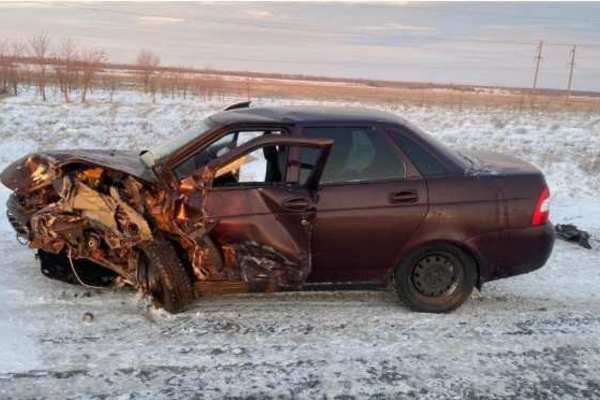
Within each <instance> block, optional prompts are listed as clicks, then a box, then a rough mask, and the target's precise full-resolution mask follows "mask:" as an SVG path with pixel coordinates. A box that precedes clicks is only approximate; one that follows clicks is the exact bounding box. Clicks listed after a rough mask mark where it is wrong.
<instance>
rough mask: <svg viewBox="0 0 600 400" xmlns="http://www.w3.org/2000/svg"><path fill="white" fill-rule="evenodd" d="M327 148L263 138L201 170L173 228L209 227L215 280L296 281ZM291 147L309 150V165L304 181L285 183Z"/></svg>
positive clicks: (305, 265) (306, 266)
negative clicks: (216, 259) (220, 261)
mask: <svg viewBox="0 0 600 400" xmlns="http://www.w3.org/2000/svg"><path fill="white" fill-rule="evenodd" d="M331 144H332V142H331V141H330V140H326V139H302V138H295V137H283V136H279V137H277V136H273V135H266V136H262V137H259V138H257V139H254V140H251V141H250V142H248V143H246V144H244V145H242V146H240V147H238V148H235V149H234V150H232V151H230V152H228V153H227V154H225V155H223V156H221V157H219V158H217V159H215V160H213V161H211V162H209V163H208V164H207V165H206V167H205V168H203V170H202V172H201V177H198V178H197V179H198V180H199V182H198V184H197V186H196V187H197V189H196V190H192V191H191V192H188V193H187V194H186V196H185V199H184V200H183V201H184V203H185V206H186V212H185V214H186V217H185V223H182V224H181V226H182V229H183V230H184V231H185V232H187V233H188V234H189V235H193V232H194V230H195V229H198V228H199V227H202V228H203V229H205V230H207V231H208V230H209V232H208V234H209V235H210V237H211V238H212V240H213V241H214V242H216V243H217V244H218V246H219V247H220V249H221V251H222V252H223V256H224V259H225V266H224V268H225V270H224V271H221V272H222V274H221V275H219V274H216V278H217V279H226V280H233V281H244V282H248V283H251V284H257V285H262V284H265V283H267V284H269V285H272V286H276V287H279V288H281V287H298V286H300V285H301V284H302V283H304V281H305V280H306V278H307V276H308V274H309V273H310V270H311V265H312V264H311V249H310V244H311V233H312V223H313V221H314V217H315V214H316V197H315V190H316V188H317V185H318V181H319V178H320V174H321V171H322V168H323V166H324V164H325V161H326V159H327V155H328V153H329V149H330V147H331ZM299 148H302V150H303V151H308V152H313V154H314V157H313V159H314V163H313V164H312V167H311V172H310V174H309V175H308V176H307V177H306V179H305V180H303V181H301V182H300V181H296V182H294V183H290V182H288V178H287V176H288V175H287V173H288V170H289V169H290V165H289V159H288V154H289V153H290V151H291V150H294V151H297V150H296V149H299ZM212 278H213V279H214V278H215V276H213V277H212ZM207 279H211V276H210V275H208V276H207Z"/></svg>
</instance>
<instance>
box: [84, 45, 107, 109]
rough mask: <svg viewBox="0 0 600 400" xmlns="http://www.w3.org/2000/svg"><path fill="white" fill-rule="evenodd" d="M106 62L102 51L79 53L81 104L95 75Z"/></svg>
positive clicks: (91, 50) (93, 50)
mask: <svg viewBox="0 0 600 400" xmlns="http://www.w3.org/2000/svg"><path fill="white" fill-rule="evenodd" d="M105 61H106V53H105V51H104V50H103V49H98V48H94V49H87V50H83V51H82V52H81V102H82V103H85V98H86V95H87V93H88V91H90V90H91V88H92V85H93V84H94V81H95V79H96V75H97V74H98V72H99V71H101V70H102V63H104V62H105Z"/></svg>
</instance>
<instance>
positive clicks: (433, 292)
mask: <svg viewBox="0 0 600 400" xmlns="http://www.w3.org/2000/svg"><path fill="white" fill-rule="evenodd" d="M412 281H413V284H414V286H415V288H416V289H417V291H418V292H419V293H420V294H422V295H424V296H429V297H438V296H442V295H448V294H451V293H452V292H454V290H455V289H456V287H457V286H458V281H459V268H458V267H457V266H456V265H455V264H454V263H453V262H452V260H451V259H450V258H449V257H447V256H445V255H429V256H426V257H423V258H422V259H421V260H420V261H419V262H418V263H417V264H416V265H415V268H414V269H413V272H412Z"/></svg>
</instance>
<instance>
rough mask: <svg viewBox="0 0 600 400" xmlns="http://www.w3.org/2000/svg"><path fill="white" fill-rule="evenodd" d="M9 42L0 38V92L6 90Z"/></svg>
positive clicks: (2, 92)
mask: <svg viewBox="0 0 600 400" xmlns="http://www.w3.org/2000/svg"><path fill="white" fill-rule="evenodd" d="M8 49H9V42H8V40H7V39H0V94H4V93H6V92H8V70H9V64H10V59H9V54H8V52H9V50H8Z"/></svg>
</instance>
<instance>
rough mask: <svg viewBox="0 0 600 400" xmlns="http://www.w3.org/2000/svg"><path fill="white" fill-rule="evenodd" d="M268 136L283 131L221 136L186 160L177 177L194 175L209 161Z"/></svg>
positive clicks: (177, 167) (176, 171)
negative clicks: (258, 138) (260, 137)
mask: <svg viewBox="0 0 600 400" xmlns="http://www.w3.org/2000/svg"><path fill="white" fill-rule="evenodd" d="M266 134H274V135H275V134H281V131H278V130H273V131H270V130H269V131H235V132H228V133H226V134H225V135H223V136H221V137H220V138H219V139H217V140H215V141H214V142H212V143H210V144H209V145H208V146H206V147H204V148H203V149H202V150H199V151H198V152H197V153H195V154H194V155H192V156H191V157H190V158H188V159H186V160H185V161H183V162H182V163H180V164H179V165H177V166H176V167H175V169H174V172H175V176H176V177H177V179H183V178H185V177H188V176H190V175H192V174H193V173H194V171H198V170H200V168H202V167H203V166H204V165H206V164H207V163H208V162H209V161H211V160H214V159H215V158H218V157H221V156H222V155H224V154H226V153H228V152H229V151H231V150H233V149H234V148H236V147H238V146H241V145H243V144H244V143H246V142H249V141H250V140H252V139H255V138H257V137H259V136H262V135H266Z"/></svg>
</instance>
